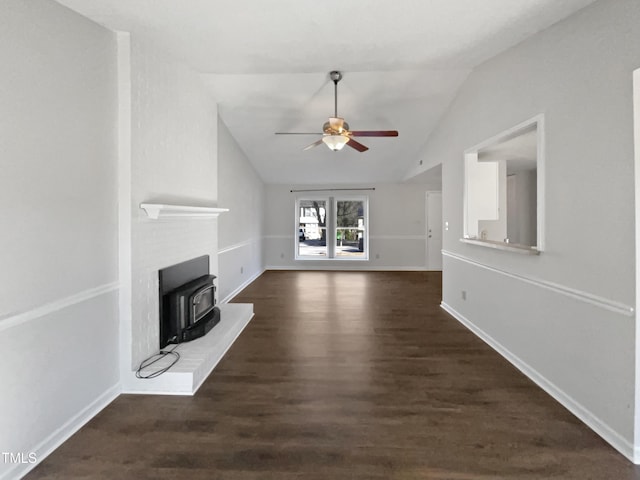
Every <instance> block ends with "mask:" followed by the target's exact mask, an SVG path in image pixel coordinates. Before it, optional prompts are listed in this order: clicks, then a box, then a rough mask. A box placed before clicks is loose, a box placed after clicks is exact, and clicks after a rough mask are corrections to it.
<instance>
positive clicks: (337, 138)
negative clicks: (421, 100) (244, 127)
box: [276, 70, 398, 152]
mask: <svg viewBox="0 0 640 480" xmlns="http://www.w3.org/2000/svg"><path fill="white" fill-rule="evenodd" d="M329 78H330V79H331V80H333V88H334V116H333V117H329V121H328V122H325V124H324V125H323V126H322V131H323V132H324V133H301V132H276V135H322V138H321V139H320V140H317V141H315V142H313V143H312V144H311V145H307V146H306V147H305V148H304V150H309V149H310V148H313V147H317V146H318V145H320V144H321V143H324V144H325V145H326V146H327V147H329V148H330V149H331V150H333V151H338V150H342V147H344V146H345V145H348V146H350V147H351V148H354V149H356V150H358V151H359V152H366V151H367V150H369V147H366V146H364V145H363V144H361V143H360V142H356V141H355V140H354V139H353V137H397V136H398V132H397V130H349V124H348V123H347V122H345V121H344V118H341V117H339V116H338V82H339V81H340V80H341V79H342V73H340V72H338V71H336V70H334V71H332V72H329Z"/></svg>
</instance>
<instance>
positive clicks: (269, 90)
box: [57, 0, 594, 184]
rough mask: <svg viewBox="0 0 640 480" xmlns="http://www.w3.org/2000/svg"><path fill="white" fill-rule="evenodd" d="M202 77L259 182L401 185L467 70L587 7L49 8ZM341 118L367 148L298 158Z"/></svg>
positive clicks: (576, 0)
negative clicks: (129, 36) (364, 133)
mask: <svg viewBox="0 0 640 480" xmlns="http://www.w3.org/2000/svg"><path fill="white" fill-rule="evenodd" d="M57 1H58V2H59V3H61V4H63V5H66V6H68V7H69V8H71V9H73V10H76V11H77V12H79V13H81V14H83V15H85V16H87V17H89V18H91V19H93V20H95V21H96V22H98V23H100V24H102V25H105V26H106V27H108V28H110V29H113V30H124V31H131V32H132V33H133V34H134V35H137V36H139V37H140V38H143V39H144V40H146V41H148V42H151V43H153V44H155V45H156V46H157V47H158V48H160V49H162V50H165V51H166V52H167V54H168V55H170V56H172V57H173V58H175V59H178V60H180V61H182V62H184V63H186V64H188V65H189V66H191V67H192V68H193V69H195V70H197V71H199V72H201V73H202V75H203V77H204V80H205V82H206V84H207V85H209V86H210V88H211V91H212V93H213V95H214V98H215V99H216V100H217V101H218V102H219V113H220V116H221V118H222V119H223V120H224V122H225V124H226V125H227V126H228V127H229V129H230V131H231V133H232V134H233V136H234V137H235V139H236V140H237V141H238V143H239V144H240V146H241V148H242V149H243V151H244V152H245V154H246V155H247V157H248V158H249V160H250V161H251V162H252V163H253V165H254V166H255V168H256V170H257V171H258V173H259V174H260V176H261V177H262V178H263V180H264V181H265V182H267V183H294V184H344V183H378V182H392V181H400V180H402V179H403V178H404V176H405V174H406V172H407V171H408V169H409V167H410V166H412V165H413V163H414V162H417V161H418V160H419V159H418V156H417V155H418V153H419V152H420V150H421V149H422V147H423V146H424V144H425V143H426V141H427V140H428V137H429V134H430V132H431V131H432V129H433V128H434V127H435V125H437V122H438V120H439V118H440V117H441V116H442V115H443V114H444V112H445V111H446V109H447V107H448V105H449V104H450V102H451V101H452V100H453V98H454V97H455V95H456V92H457V91H458V89H459V88H460V86H461V85H462V83H463V82H464V80H465V79H466V77H467V76H468V74H469V72H470V71H471V70H472V69H473V68H474V67H476V66H477V65H479V64H480V63H482V62H483V61H485V60H486V59H488V58H490V57H492V56H494V55H496V54H497V53H499V52H501V51H503V50H505V49H507V48H509V47H511V46H513V45H515V44H517V43H519V42H520V41H522V40H524V39H525V38H527V37H529V36H531V35H532V34H534V33H536V32H538V31H540V30H543V29H545V28H547V27H548V26H550V25H552V24H553V23H555V22H557V21H558V20H560V19H562V18H564V17H567V16H569V15H570V14H572V13H573V12H575V11H577V10H578V9H580V8H582V7H584V6H586V5H588V4H590V3H592V2H593V1H594V0H517V1H514V0H482V1H481V2H480V1H478V0H398V1H396V2H389V1H388V0H385V1H382V0H349V1H338V0H323V1H322V2H318V1H317V0H273V1H270V2H265V1H264V0H235V1H233V2H228V1H225V2H223V1H218V0H182V1H179V0H57ZM330 70H341V71H342V72H343V74H344V78H343V80H342V81H341V82H340V84H339V87H338V114H339V115H340V116H343V117H344V118H345V119H346V120H347V122H349V124H350V127H351V129H352V130H379V129H384V130H388V129H395V130H398V131H399V132H400V135H399V137H398V138H362V139H359V140H361V143H364V144H365V145H367V146H368V147H370V150H368V151H367V152H364V153H359V152H357V151H355V150H353V149H351V148H348V147H345V149H344V150H342V151H340V152H332V151H330V150H329V149H328V148H326V147H325V146H324V145H320V146H319V147H316V148H314V149H312V150H309V151H302V148H303V147H304V146H306V145H308V144H310V143H312V142H313V141H315V140H316V139H317V138H316V137H314V136H308V137H307V136H279V135H278V136H276V135H274V132H276V131H303V132H321V131H322V124H323V123H324V122H325V121H327V118H328V117H329V116H332V115H333V84H332V83H331V81H330V80H329V78H328V72H329V71H330Z"/></svg>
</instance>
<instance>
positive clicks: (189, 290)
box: [158, 255, 220, 349]
mask: <svg viewBox="0 0 640 480" xmlns="http://www.w3.org/2000/svg"><path fill="white" fill-rule="evenodd" d="M215 278H216V277H215V275H211V274H210V273H209V255H204V256H202V257H198V258H194V259H192V260H187V261H186V262H182V263H179V264H177V265H172V266H170V267H167V268H163V269H162V270H160V271H159V272H158V280H159V286H160V292H159V293H160V294H159V298H160V312H159V313H160V315H159V316H160V348H161V349H162V348H164V347H165V346H167V345H168V344H170V343H182V342H188V341H190V340H194V339H196V338H199V337H202V336H203V335H205V334H206V333H207V332H209V330H211V329H212V328H213V327H214V326H215V325H216V324H217V323H218V322H219V321H220V310H219V309H218V307H217V306H216V286H215V284H214V280H215Z"/></svg>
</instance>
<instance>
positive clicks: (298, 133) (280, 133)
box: [275, 132, 322, 135]
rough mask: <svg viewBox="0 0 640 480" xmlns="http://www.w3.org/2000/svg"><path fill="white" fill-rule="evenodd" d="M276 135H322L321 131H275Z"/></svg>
mask: <svg viewBox="0 0 640 480" xmlns="http://www.w3.org/2000/svg"><path fill="white" fill-rule="evenodd" d="M275 134H276V135H322V132H313V133H312V132H276V133H275Z"/></svg>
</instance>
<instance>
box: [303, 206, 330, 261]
mask: <svg viewBox="0 0 640 480" xmlns="http://www.w3.org/2000/svg"><path fill="white" fill-rule="evenodd" d="M298 210H299V215H298V216H299V218H300V221H299V223H298V233H297V235H298V256H305V257H326V256H327V202H326V200H300V201H299V203H298Z"/></svg>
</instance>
